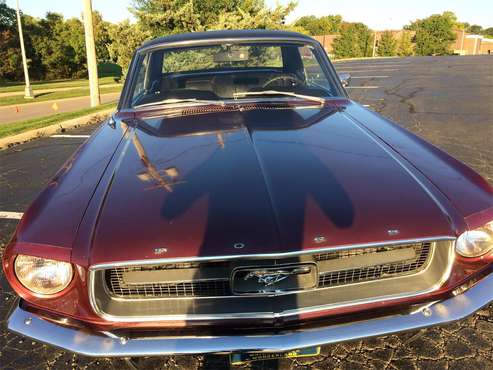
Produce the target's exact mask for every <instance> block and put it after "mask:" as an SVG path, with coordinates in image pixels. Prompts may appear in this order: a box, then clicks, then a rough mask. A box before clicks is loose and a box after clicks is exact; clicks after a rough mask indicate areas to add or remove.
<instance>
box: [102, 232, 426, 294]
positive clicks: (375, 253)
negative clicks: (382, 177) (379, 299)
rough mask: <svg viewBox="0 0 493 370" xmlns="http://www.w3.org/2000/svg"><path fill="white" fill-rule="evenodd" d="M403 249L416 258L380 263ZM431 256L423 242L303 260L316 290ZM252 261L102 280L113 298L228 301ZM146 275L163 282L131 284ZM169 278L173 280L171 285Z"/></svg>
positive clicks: (410, 270) (177, 266)
mask: <svg viewBox="0 0 493 370" xmlns="http://www.w3.org/2000/svg"><path fill="white" fill-rule="evenodd" d="M400 250H408V251H412V250H414V253H413V256H412V258H407V259H402V260H397V261H396V260H395V258H394V260H393V261H392V262H391V263H383V262H382V260H383V259H384V257H383V256H385V255H386V252H387V253H392V252H398V251H400ZM430 252H431V243H429V242H424V243H414V244H404V245H389V246H382V247H366V248H355V249H346V250H340V251H329V252H325V253H317V254H311V255H310V254H307V255H304V256H303V262H315V263H317V265H318V270H319V277H318V287H317V288H328V287H332V286H340V285H350V284H355V283H360V282H365V281H372V280H378V279H385V278H389V277H397V276H402V275H408V274H414V273H417V272H419V271H420V270H421V269H422V268H424V267H425V266H426V265H427V262H428V261H429V260H430V255H431V253H430ZM355 259H359V264H360V265H359V266H358V267H357V268H354V266H353V267H351V265H354V261H355ZM261 262H263V263H264V265H265V264H266V263H274V264H282V263H285V262H290V263H292V261H284V260H279V259H277V260H275V261H261ZM334 262H336V263H337V266H339V267H338V268H337V269H334V267H333V266H334V265H333V263H334ZM346 262H347V263H346ZM252 263H254V262H252V261H234V263H233V262H231V263H228V262H200V263H198V262H192V263H174V264H157V265H144V266H129V267H116V268H111V269H108V270H106V271H105V275H104V276H105V277H104V279H105V282H106V287H107V290H108V292H109V293H110V295H111V296H114V297H120V298H181V297H225V296H231V295H232V292H231V287H230V280H229V278H230V274H231V271H232V269H233V268H235V267H238V266H242V264H243V265H249V266H251V265H252ZM331 263H332V264H331ZM341 266H342V267H341ZM204 270H207V271H209V275H211V272H212V276H206V277H205V278H204V276H203V274H202V276H199V274H200V272H201V271H204ZM148 272H152V273H154V274H161V273H162V274H164V275H160V276H161V279H160V280H159V281H152V280H151V281H139V279H138V278H137V280H136V281H128V279H127V277H128V276H129V275H128V274H129V273H132V274H133V276H137V277H138V276H139V274H141V275H142V274H145V273H148ZM180 272H185V273H188V275H186V276H188V277H189V279H182V280H180V279H179V277H180V276H182V275H180ZM167 277H169V279H168V281H167V280H166V279H167ZM144 280H145V279H144ZM147 280H149V278H148V279H147Z"/></svg>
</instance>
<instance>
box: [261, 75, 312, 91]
mask: <svg viewBox="0 0 493 370" xmlns="http://www.w3.org/2000/svg"><path fill="white" fill-rule="evenodd" d="M277 81H293V84H292V86H294V85H303V84H304V83H305V81H303V80H302V79H301V78H299V77H297V76H294V75H281V76H276V77H273V78H271V79H269V80H267V81H266V82H265V83H264V84H263V85H262V88H266V87H269V86H270V85H272V84H273V83H274V82H277Z"/></svg>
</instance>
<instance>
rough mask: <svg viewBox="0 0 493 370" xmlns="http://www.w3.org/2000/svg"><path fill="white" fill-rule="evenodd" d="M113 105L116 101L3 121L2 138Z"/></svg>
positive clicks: (1, 126)
mask: <svg viewBox="0 0 493 370" xmlns="http://www.w3.org/2000/svg"><path fill="white" fill-rule="evenodd" d="M112 107H116V103H106V104H102V105H100V106H98V107H94V108H86V109H82V110H78V111H75V112H67V113H59V114H55V115H51V116H47V117H41V118H33V119H29V120H26V121H19V122H12V123H3V124H0V138H2V137H6V136H11V135H16V134H20V133H21V132H25V131H29V130H33V129H37V128H41V127H46V126H49V125H53V124H55V123H58V122H62V121H66V120H69V119H72V118H77V117H81V116H84V115H86V114H90V113H95V112H98V111H101V110H105V109H110V108H112Z"/></svg>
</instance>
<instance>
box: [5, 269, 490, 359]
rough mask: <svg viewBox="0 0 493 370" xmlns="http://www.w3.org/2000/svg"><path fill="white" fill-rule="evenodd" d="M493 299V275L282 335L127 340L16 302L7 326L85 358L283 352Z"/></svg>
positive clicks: (435, 321) (459, 311) (445, 317)
mask: <svg viewBox="0 0 493 370" xmlns="http://www.w3.org/2000/svg"><path fill="white" fill-rule="evenodd" d="M492 301H493V274H489V275H488V276H486V277H484V278H483V279H482V280H480V281H479V282H477V283H476V285H474V286H473V287H472V288H470V289H469V290H467V291H465V292H464V293H462V294H460V295H457V296H453V297H451V298H448V299H446V300H443V301H441V302H437V303H433V304H431V305H426V306H424V307H422V308H421V309H420V310H418V311H414V312H412V313H407V314H396V315H391V316H385V317H379V318H374V319H370V320H362V321H355V322H352V323H345V324H338V325H332V326H326V327H320V328H316V329H306V330H294V331H285V332H280V333H277V334H262V335H236V336H233V335H228V336H179V337H178V336H177V337H173V336H166V337H155V338H150V337H147V338H146V337H141V338H131V339H127V338H124V337H118V336H116V335H114V334H110V333H107V332H90V331H86V330H78V329H74V328H69V327H64V326H60V325H57V324H55V323H52V322H49V321H46V320H44V319H42V318H41V317H39V316H37V315H35V314H32V313H30V312H27V311H25V310H24V309H22V308H21V307H19V306H17V307H16V308H15V310H14V311H13V312H12V314H11V315H10V317H9V318H8V323H7V325H8V329H9V330H11V331H13V332H15V333H18V334H21V335H25V336H28V337H31V338H32V339H34V340H38V341H40V342H44V343H48V344H51V345H53V346H56V347H60V348H63V349H66V350H69V351H72V352H76V353H80V354H82V355H86V356H98V357H103V356H104V357H117V356H161V355H173V354H198V353H230V352H236V351H261V352H280V351H291V350H293V349H297V348H304V347H312V346H320V345H327V344H332V343H338V342H342V341H351V340H357V339H362V338H368V337H374V336H382V335H388V334H391V333H397V332H401V331H407V330H416V329H421V328H427V327H430V326H434V325H440V324H446V323H449V322H453V321H457V320H461V319H464V318H465V317H467V316H469V315H471V314H473V313H474V312H475V311H477V310H479V309H481V308H482V307H484V306H486V305H487V304H489V303H491V302H492Z"/></svg>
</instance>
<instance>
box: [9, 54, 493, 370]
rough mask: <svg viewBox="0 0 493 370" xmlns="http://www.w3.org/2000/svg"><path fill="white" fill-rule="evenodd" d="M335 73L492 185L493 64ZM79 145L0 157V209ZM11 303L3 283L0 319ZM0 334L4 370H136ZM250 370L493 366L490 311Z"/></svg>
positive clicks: (359, 64) (418, 62) (181, 365)
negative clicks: (348, 75)
mask: <svg viewBox="0 0 493 370" xmlns="http://www.w3.org/2000/svg"><path fill="white" fill-rule="evenodd" d="M337 69H338V70H339V71H351V73H352V74H353V77H355V78H354V79H353V81H352V84H351V86H352V88H351V89H350V90H349V91H350V94H351V96H352V97H353V98H354V99H355V100H358V101H360V102H361V103H362V104H367V105H370V106H371V108H372V109H374V110H376V111H378V112H380V113H381V114H383V115H384V116H387V117H389V118H391V119H393V120H395V121H397V122H398V123H399V124H401V125H402V126H404V127H406V128H408V129H410V130H412V131H414V132H416V133H418V134H419V135H421V136H423V137H424V138H426V139H427V140H429V141H431V142H432V143H434V144H435V145H437V146H439V147H440V148H442V149H445V150H446V151H448V152H449V153H451V154H452V155H454V156H455V157H457V158H459V159H461V160H462V161H464V162H465V163H467V164H468V165H470V166H472V167H473V168H474V169H476V170H477V171H478V172H480V173H481V174H482V175H483V176H485V177H486V178H487V179H489V181H490V182H491V183H492V184H493V104H492V103H493V57H430V58H406V59H396V60H393V59H385V60H380V61H355V62H344V63H340V64H337ZM372 76H373V77H372ZM378 76H380V77H378ZM381 76H388V77H381ZM357 77H362V78H357ZM368 87H370V88H368ZM93 129H94V127H86V128H83V129H78V130H75V131H72V132H69V133H74V134H81V133H89V132H91V131H92V130H93ZM82 141H83V139H81V138H44V139H40V140H37V141H33V142H30V143H27V144H24V145H20V146H17V147H14V148H12V149H10V150H7V151H3V152H0V189H1V191H0V212H1V211H17V212H22V211H23V210H24V209H25V208H26V206H27V205H28V204H29V203H30V202H31V201H32V200H33V199H34V197H35V195H36V193H37V192H38V191H39V189H40V188H41V187H42V186H43V185H44V184H46V182H47V181H48V180H49V179H50V177H51V176H52V175H53V174H54V172H55V171H56V169H57V168H58V167H60V166H61V165H62V163H63V162H64V161H65V159H66V158H67V157H68V156H69V155H70V154H71V153H72V152H73V151H74V150H75V149H76V148H77V146H78V145H79V144H80V143H81V142H82ZM15 225H16V221H15V220H0V246H4V245H5V243H6V241H7V239H8V237H9V235H10V234H11V233H12V231H13V229H14V227H15ZM13 298H14V295H13V294H12V292H11V290H10V288H9V287H8V285H7V283H6V281H5V279H3V278H2V277H0V302H1V303H0V320H2V321H4V318H5V315H6V312H7V309H8V306H9V303H10V302H11V301H12V300H13ZM1 330H2V335H1V336H0V364H2V367H3V368H5V369H28V368H29V369H38V368H49V369H67V368H70V367H72V368H77V369H100V368H103V369H130V367H129V366H128V364H126V363H125V362H124V361H123V360H111V359H90V358H83V357H80V356H76V355H72V354H69V353H66V352H64V351H61V350H57V349H53V348H50V347H48V346H46V345H42V344H39V343H36V342H32V341H30V340H24V339H22V338H20V337H18V336H16V335H13V334H10V333H6V332H5V331H4V330H3V329H1ZM139 365H141V367H142V368H143V369H193V368H200V369H227V368H229V364H228V359H227V358H226V357H225V356H195V357H166V358H149V359H143V360H141V361H140V363H139ZM252 368H254V369H307V368H313V369H332V368H334V369H366V368H377V369H381V368H388V369H418V368H419V369H433V370H438V369H493V305H492V306H490V307H488V308H486V309H483V310H481V311H480V312H478V313H477V314H475V315H474V316H472V317H470V318H468V319H466V320H463V321H461V322H459V323H456V324H452V325H447V326H445V327H442V328H433V329H428V330H423V331H418V332H411V333H404V334H399V335H391V336H388V337H386V338H377V339H367V340H362V341H356V342H353V343H345V344H338V345H331V346H326V347H324V348H323V350H322V356H320V357H318V358H307V359H302V360H297V361H292V360H282V361H268V362H263V363H258V364H255V365H253V367H252Z"/></svg>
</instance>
